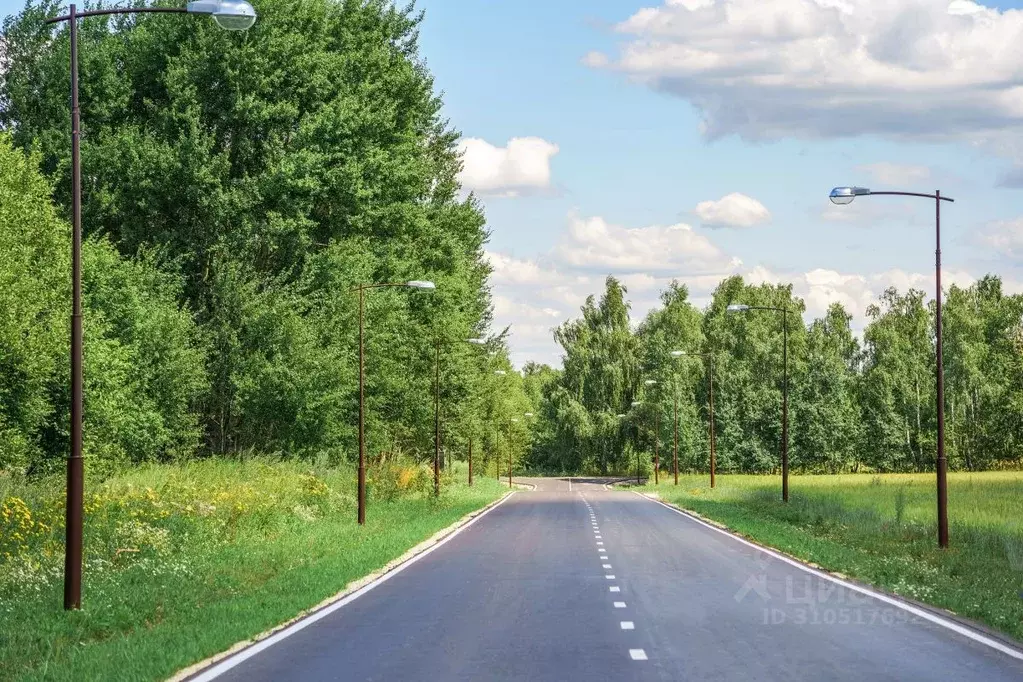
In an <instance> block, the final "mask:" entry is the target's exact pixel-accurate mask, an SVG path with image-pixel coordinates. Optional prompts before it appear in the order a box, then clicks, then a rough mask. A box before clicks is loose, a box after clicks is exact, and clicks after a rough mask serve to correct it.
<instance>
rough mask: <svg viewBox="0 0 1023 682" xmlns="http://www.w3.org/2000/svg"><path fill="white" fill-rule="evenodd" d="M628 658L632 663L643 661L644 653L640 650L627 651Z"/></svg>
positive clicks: (644, 658)
mask: <svg viewBox="0 0 1023 682" xmlns="http://www.w3.org/2000/svg"><path fill="white" fill-rule="evenodd" d="M629 658H631V659H632V660H634V661H645V660H646V652H645V651H643V650H642V649H629Z"/></svg>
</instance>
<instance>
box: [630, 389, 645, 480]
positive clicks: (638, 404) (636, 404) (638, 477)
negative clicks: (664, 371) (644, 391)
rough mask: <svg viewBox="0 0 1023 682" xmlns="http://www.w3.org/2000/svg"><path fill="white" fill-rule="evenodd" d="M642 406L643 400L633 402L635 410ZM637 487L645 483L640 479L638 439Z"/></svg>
mask: <svg viewBox="0 0 1023 682" xmlns="http://www.w3.org/2000/svg"><path fill="white" fill-rule="evenodd" d="M642 404H643V401H642V400H633V401H632V407H633V408H636V407H639V406H640V405H642ZM636 430H637V431H638V430H639V429H638V427H637V429H636ZM636 485H643V482H642V480H641V479H640V474H639V439H638V438H637V442H636Z"/></svg>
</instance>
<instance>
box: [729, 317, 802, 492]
mask: <svg viewBox="0 0 1023 682" xmlns="http://www.w3.org/2000/svg"><path fill="white" fill-rule="evenodd" d="M726 310H727V311H728V312H730V313H744V312H748V311H750V310H773V311H775V312H779V313H781V314H782V338H783V339H784V340H783V343H782V366H783V370H782V402H781V499H782V500H783V501H785V502H788V501H789V310H788V308H775V307H773V306H760V305H743V304H741V303H733V304H732V305H730V306H728V308H727V309H726Z"/></svg>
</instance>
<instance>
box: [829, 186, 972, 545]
mask: <svg viewBox="0 0 1023 682" xmlns="http://www.w3.org/2000/svg"><path fill="white" fill-rule="evenodd" d="M875 194H876V195H888V196H899V197H920V198H922V199H933V200H934V290H935V291H934V309H935V311H934V312H935V321H934V326H935V336H936V339H935V354H936V366H935V383H936V387H935V388H936V392H937V400H938V453H937V462H936V466H935V468H936V469H937V472H936V473H937V479H938V480H937V484H938V546H939V547H941V548H943V549H944V548H947V547H948V481H947V473H948V461H947V460H946V459H945V361H944V358H943V357H942V347H941V329H942V314H941V202H943V201H947V202H949V203H953V202H954V201H955V199H952V198H950V197H943V196H941V190H935V192H934V194H923V193H919V192H875V191H873V190H870V189H867V188H866V187H836V188H834V189H833V190H831V195H830V199H831V203H833V204H837V205H839V206H844V205H846V204H851V203H852V202H853V199H855V198H856V197H859V196H870V195H875Z"/></svg>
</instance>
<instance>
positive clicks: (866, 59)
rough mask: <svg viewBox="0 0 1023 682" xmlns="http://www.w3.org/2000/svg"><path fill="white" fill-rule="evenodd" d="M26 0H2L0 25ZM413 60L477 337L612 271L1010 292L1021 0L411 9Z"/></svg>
mask: <svg viewBox="0 0 1023 682" xmlns="http://www.w3.org/2000/svg"><path fill="white" fill-rule="evenodd" d="M22 4H23V3H22V2H13V1H12V0H0V15H6V14H8V13H10V12H12V11H17V10H18V9H20V7H21V6H22ZM417 6H418V7H419V8H420V9H422V10H424V12H425V20H424V23H423V25H422V29H421V39H420V50H421V55H422V57H423V58H424V59H425V61H426V63H427V66H428V68H429V69H430V71H431V73H432V74H433V76H434V78H435V81H436V87H437V89H438V90H440V91H443V99H444V103H445V104H444V115H445V116H446V117H448V118H449V119H450V121H451V124H452V125H453V126H454V127H455V128H457V129H458V130H459V131H460V132H461V133H462V135H463V139H462V142H461V144H460V147H461V149H462V151H463V153H464V158H463V162H464V169H463V172H462V177H461V180H462V183H463V185H464V186H465V188H466V189H467V191H468V190H472V191H474V192H475V193H476V195H477V196H478V197H479V198H480V200H481V201H482V202H483V204H484V206H485V211H486V216H487V222H488V229H489V230H490V232H491V236H490V241H489V243H488V244H487V247H486V256H487V259H488V260H489V261H490V263H491V265H492V267H493V269H494V273H493V279H492V289H493V300H494V312H495V328H496V329H497V330H500V329H502V328H504V327H505V326H508V325H510V326H511V334H510V338H509V343H510V347H511V351H512V359H513V362H514V363H515V364H516V365H517V366H520V367H521V366H522V365H523V364H524V363H525V362H527V361H530V360H533V361H538V362H546V363H549V364H552V365H555V366H558V365H560V357H561V352H560V348H559V347H558V346H557V344H556V343H555V341H554V338H553V334H552V329H553V328H554V327H556V326H557V325H559V324H560V323H562V322H563V321H564V320H566V319H569V318H572V317H576V316H578V314H579V307H580V306H581V305H582V304H583V302H584V300H585V298H586V296H587V295H589V294H593V293H596V294H599V293H600V291H602V289H603V282H604V278H605V277H606V276H607V275H608V274H614V275H615V276H617V277H619V279H621V280H622V281H623V282H624V283H625V284H626V286H627V288H628V295H629V299H630V301H631V304H632V316H633V321H634V323H638V322H639V321H640V320H641V319H642V317H643V316H644V315H645V314H646V313H647V312H648V311H649V310H650V309H651V308H652V307H655V306H657V305H658V301H659V293H660V291H661V290H662V289H664V288H665V287H666V286H667V284H668V283H669V282H670V281H671V280H673V279H677V280H679V281H680V282H682V283H684V284H686V285H687V286H688V287H689V290H690V295H691V299H692V300H693V302H694V303H695V304H696V305H698V306H700V307H703V306H705V305H706V304H707V303H708V302H709V301H710V295H711V293H712V292H713V290H714V288H715V287H716V286H717V284H718V283H719V282H720V281H721V280H722V279H723V278H724V277H727V276H730V275H733V274H739V275H742V276H744V277H746V278H747V279H748V280H749V281H752V282H792V283H793V285H794V290H795V294H796V295H797V296H800V297H801V298H803V299H804V300H805V301H806V304H807V315H806V317H807V321H809V320H811V319H812V318H813V317H815V316H819V315H821V314H823V312H824V311H825V310H826V309H827V307H828V305H829V304H830V303H832V302H835V301H837V302H841V303H842V304H843V305H845V306H846V309H847V310H848V311H849V313H850V314H852V315H853V326H854V329H857V330H860V329H862V326H863V324H864V319H863V317H864V311H865V309H866V307H867V305H869V304H870V303H871V302H872V301H874V300H876V298H877V296H878V295H879V294H880V293H881V292H882V291H883V290H884V289H885V288H887V287H888V286H896V287H898V288H899V289H902V290H905V289H906V288H908V287H910V286H912V287H916V288H921V289H924V290H925V291H927V292H928V293H929V294H931V295H933V292H934V232H933V225H934V206H933V203H928V202H927V201H926V200H922V199H899V198H894V197H882V196H879V197H862V198H860V199H857V200H856V201H855V202H854V203H853V204H852V205H850V206H845V207H836V206H832V205H831V204H830V203H829V201H828V193H829V191H830V190H831V188H832V187H834V186H840V185H858V186H863V187H870V188H873V189H875V190H904V191H917V192H933V191H934V190H936V189H940V190H941V192H942V194H943V195H946V196H950V197H953V198H954V199H955V203H954V204H944V205H943V208H942V242H943V243H942V260H943V264H944V278H945V282H946V285H947V284H950V283H956V284H960V285H968V284H969V283H971V282H972V281H974V280H975V279H977V278H979V277H981V276H983V275H984V274H986V273H989V272H990V273H996V274H999V275H1001V276H1002V278H1003V280H1004V282H1005V288H1006V290H1007V291H1009V292H1023V135H1021V133H1023V11H1021V9H1020V8H1021V7H1023V0H1016V1H1014V2H1004V1H1003V2H994V0H988V4H987V5H982V4H977V3H974V2H970V1H969V0H954V1H952V2H949V1H948V0H659V1H658V0H646V1H643V0H614V1H612V0H588V1H587V2H578V1H576V2H570V1H559V2H551V1H550V0H516V1H515V2H507V1H501V2H497V1H496V0H418V2H417Z"/></svg>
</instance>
